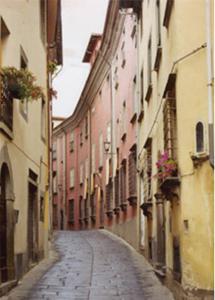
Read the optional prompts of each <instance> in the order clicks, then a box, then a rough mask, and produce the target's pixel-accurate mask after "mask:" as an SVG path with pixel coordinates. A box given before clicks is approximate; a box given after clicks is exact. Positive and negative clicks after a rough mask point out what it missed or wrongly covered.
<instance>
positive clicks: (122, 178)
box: [120, 160, 126, 204]
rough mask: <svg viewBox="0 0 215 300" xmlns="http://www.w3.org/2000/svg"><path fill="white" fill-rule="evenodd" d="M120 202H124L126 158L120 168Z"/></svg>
mask: <svg viewBox="0 0 215 300" xmlns="http://www.w3.org/2000/svg"><path fill="white" fill-rule="evenodd" d="M120 202H121V203H120V204H124V203H126V160H124V161H123V163H122V166H121V169H120Z"/></svg>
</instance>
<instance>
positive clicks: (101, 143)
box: [99, 132, 104, 167]
mask: <svg viewBox="0 0 215 300" xmlns="http://www.w3.org/2000/svg"><path fill="white" fill-rule="evenodd" d="M103 152H104V149H103V135H102V132H101V133H100V135H99V167H102V166H103Z"/></svg>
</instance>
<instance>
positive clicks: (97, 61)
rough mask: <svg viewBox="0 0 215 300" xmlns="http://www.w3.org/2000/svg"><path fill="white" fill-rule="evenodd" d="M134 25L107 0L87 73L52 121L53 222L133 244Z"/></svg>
mask: <svg viewBox="0 0 215 300" xmlns="http://www.w3.org/2000/svg"><path fill="white" fill-rule="evenodd" d="M115 21H116V22H115ZM136 28H137V18H136V15H135V14H133V12H132V11H130V12H129V11H128V12H127V13H126V14H124V13H122V12H121V11H120V7H119V1H110V3H109V7H108V11H107V17H106V22H105V28H104V32H103V35H102V37H101V36H100V35H98V34H92V36H91V38H90V41H89V43H88V46H87V49H86V52H85V54H84V58H83V62H86V63H90V64H91V71H90V74H89V77H88V79H87V82H86V84H85V86H84V89H83V91H82V94H81V97H80V99H79V101H78V104H77V106H76V109H75V111H74V113H73V115H72V116H71V117H69V118H68V119H67V120H65V121H64V122H62V123H61V124H60V125H59V126H57V127H56V128H55V129H54V135H53V141H54V144H53V145H54V149H55V151H54V160H53V172H54V184H53V189H54V194H53V216H54V217H53V222H54V224H53V225H54V228H65V229H80V228H103V227H105V228H108V229H109V230H112V231H113V232H115V233H117V234H119V235H120V236H122V237H123V238H125V239H126V240H127V241H129V242H130V243H131V244H132V245H133V246H134V247H136V248H138V233H139V229H138V221H139V218H138V207H137V189H136V184H137V183H136V177H137V175H136V148H137V147H136V134H137V110H136V109H137V108H136V106H135V103H136V98H137V88H136V85H137V84H136V82H137V74H136V69H137V32H136ZM107 45H108V46H107Z"/></svg>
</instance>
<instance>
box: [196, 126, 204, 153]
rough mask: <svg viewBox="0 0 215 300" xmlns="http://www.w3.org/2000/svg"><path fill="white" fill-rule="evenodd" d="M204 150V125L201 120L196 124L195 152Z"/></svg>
mask: <svg viewBox="0 0 215 300" xmlns="http://www.w3.org/2000/svg"><path fill="white" fill-rule="evenodd" d="M203 151H204V125H203V123H202V122H198V123H197V124H196V152H203Z"/></svg>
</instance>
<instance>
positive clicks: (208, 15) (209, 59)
mask: <svg viewBox="0 0 215 300" xmlns="http://www.w3.org/2000/svg"><path fill="white" fill-rule="evenodd" d="M210 4H211V1H210V0H206V1H205V5H206V40H207V73H208V83H207V87H208V140H209V160H210V163H211V166H212V167H214V136H213V132H214V130H213V129H214V124H213V77H212V74H213V72H212V44H211V12H210Z"/></svg>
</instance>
